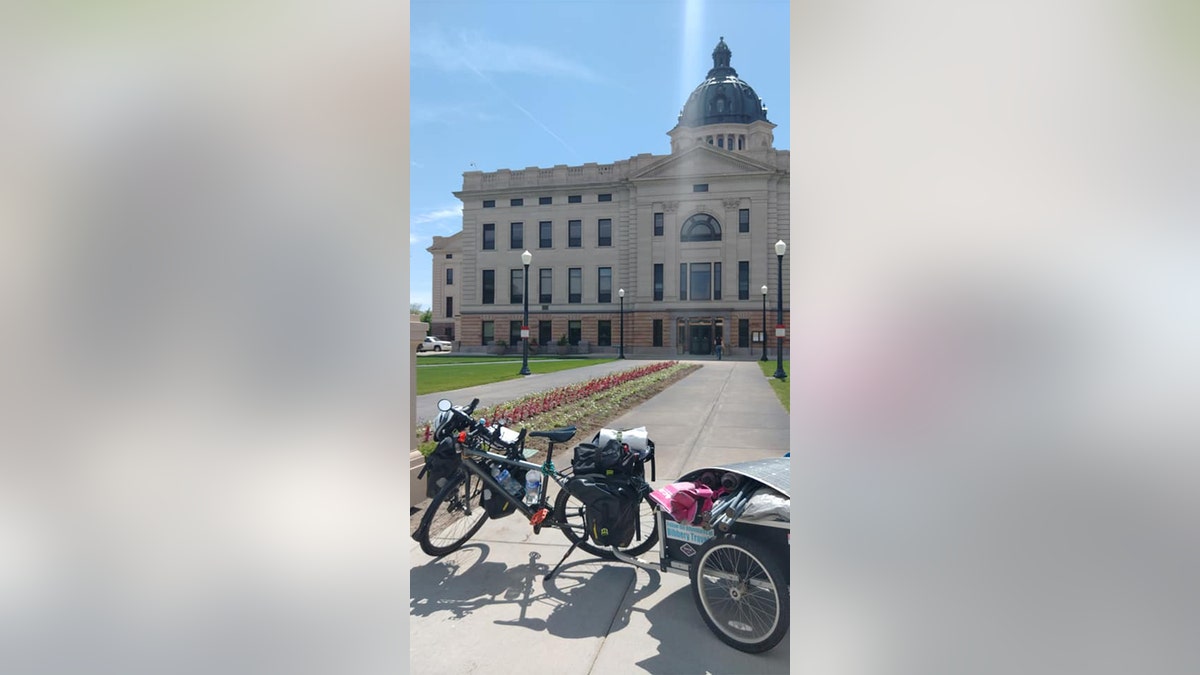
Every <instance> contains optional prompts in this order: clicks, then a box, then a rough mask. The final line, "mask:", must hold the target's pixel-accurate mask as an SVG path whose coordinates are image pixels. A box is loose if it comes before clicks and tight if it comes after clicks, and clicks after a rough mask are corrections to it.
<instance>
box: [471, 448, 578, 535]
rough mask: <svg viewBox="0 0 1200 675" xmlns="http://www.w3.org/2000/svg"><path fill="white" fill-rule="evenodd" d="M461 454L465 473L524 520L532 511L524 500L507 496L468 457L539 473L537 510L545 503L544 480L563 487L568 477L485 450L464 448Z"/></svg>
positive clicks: (531, 515)
mask: <svg viewBox="0 0 1200 675" xmlns="http://www.w3.org/2000/svg"><path fill="white" fill-rule="evenodd" d="M462 454H463V460H464V461H463V467H464V468H465V469H466V470H467V472H468V473H472V474H475V475H476V476H478V477H479V480H480V481H482V482H483V484H484V485H486V486H487V487H488V488H490V489H491V490H492V492H493V493H495V494H498V495H501V496H503V497H504V499H506V500H507V501H508V502H509V503H510V504H512V505H513V506H514V507H516V509H517V511H519V512H521V513H522V514H524V516H525V517H526V518H532V517H533V514H534V511H533V509H530V508H529V507H528V506H527V505H526V504H525V500H523V499H518V498H516V497H514V496H513V495H511V494H509V492H508V490H505V489H504V488H503V487H502V486H501V485H500V483H499V482H498V481H497V480H496V479H495V478H493V477H492V475H491V474H490V473H488V472H487V471H485V470H484V469H483V467H481V466H480V465H479V463H478V462H473V461H469V460H467V458H468V457H474V458H478V459H487V460H490V461H493V462H496V463H497V464H500V465H503V466H508V467H513V468H518V469H526V470H529V471H538V472H541V474H542V477H543V480H542V483H541V488H540V489H539V494H538V503H537V507H538V508H539V509H540V508H542V504H543V503H544V502H545V501H546V500H545V497H546V487H547V485H546V481H545V478H551V479H553V480H554V482H555V483H558V485H559V487H563V486H564V485H565V483H566V482H567V480H568V477H567V476H565V475H563V474H562V473H561V472H558V471H554V472H549V471H543V470H542V469H543V467H544V466H545V465H544V464H534V463H533V462H526V461H523V460H515V459H509V458H508V457H506V456H504V455H500V454H497V453H494V452H488V451H486V450H480V449H476V448H470V447H464V448H463V453H462ZM547 461H549V458H547ZM467 480H470V477H469V476H468V477H467ZM468 487H469V485H468ZM552 519H553V518H552V517H551V518H548V519H547V520H552ZM555 524H557V522H555ZM543 525H545V523H543Z"/></svg>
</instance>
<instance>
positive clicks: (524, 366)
mask: <svg viewBox="0 0 1200 675" xmlns="http://www.w3.org/2000/svg"><path fill="white" fill-rule="evenodd" d="M532 261H533V254H532V253H530V252H529V251H525V252H524V253H522V254H521V262H522V263H524V264H525V277H524V280H525V293H524V295H522V296H521V299H522V300H524V301H525V315H524V320H522V321H521V342H522V343H524V347H523V350H522V353H523V355H522V356H521V372H520V374H521V375H528V374H529V263H530V262H532Z"/></svg>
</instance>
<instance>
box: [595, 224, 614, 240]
mask: <svg viewBox="0 0 1200 675" xmlns="http://www.w3.org/2000/svg"><path fill="white" fill-rule="evenodd" d="M596 245H597V246H612V218H601V219H600V221H599V222H598V223H596Z"/></svg>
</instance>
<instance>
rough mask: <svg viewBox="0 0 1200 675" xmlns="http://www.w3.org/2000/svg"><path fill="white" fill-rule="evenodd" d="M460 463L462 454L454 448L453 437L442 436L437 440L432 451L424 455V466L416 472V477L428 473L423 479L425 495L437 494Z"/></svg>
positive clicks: (432, 495) (433, 495)
mask: <svg viewBox="0 0 1200 675" xmlns="http://www.w3.org/2000/svg"><path fill="white" fill-rule="evenodd" d="M461 463H462V456H461V455H459V454H458V451H457V450H455V448H454V439H453V438H443V439H442V440H440V441H438V444H437V447H436V448H434V449H433V452H431V453H429V454H428V455H425V468H423V469H421V473H419V474H417V478H421V477H423V476H424V475H425V474H426V473H428V474H429V477H428V478H427V479H426V481H425V496H427V497H430V498H432V497H435V496H437V493H438V491H439V490H441V489H442V486H444V485H445V484H446V481H448V480H450V478H451V476H453V475H454V472H455V471H457V470H458V467H459V464H461Z"/></svg>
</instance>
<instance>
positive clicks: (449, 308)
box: [446, 296, 454, 319]
mask: <svg viewBox="0 0 1200 675" xmlns="http://www.w3.org/2000/svg"><path fill="white" fill-rule="evenodd" d="M446 318H447V319H453V318H454V298H451V297H448V296H447V298H446Z"/></svg>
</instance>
